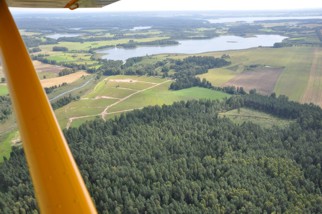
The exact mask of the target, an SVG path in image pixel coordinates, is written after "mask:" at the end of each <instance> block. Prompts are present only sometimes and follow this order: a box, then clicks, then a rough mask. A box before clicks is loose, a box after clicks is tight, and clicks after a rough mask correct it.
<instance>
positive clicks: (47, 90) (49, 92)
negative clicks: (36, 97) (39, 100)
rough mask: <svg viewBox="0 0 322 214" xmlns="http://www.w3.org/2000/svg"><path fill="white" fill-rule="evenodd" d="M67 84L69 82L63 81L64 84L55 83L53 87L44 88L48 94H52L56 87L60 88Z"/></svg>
mask: <svg viewBox="0 0 322 214" xmlns="http://www.w3.org/2000/svg"><path fill="white" fill-rule="evenodd" d="M65 85H67V83H65V82H64V83H62V84H59V85H54V86H51V87H45V88H44V90H45V92H46V94H51V93H52V92H53V91H54V90H55V89H57V88H59V87H62V86H65Z"/></svg>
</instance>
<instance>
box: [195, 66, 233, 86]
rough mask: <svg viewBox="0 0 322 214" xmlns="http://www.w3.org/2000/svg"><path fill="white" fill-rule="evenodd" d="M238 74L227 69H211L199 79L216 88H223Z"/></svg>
mask: <svg viewBox="0 0 322 214" xmlns="http://www.w3.org/2000/svg"><path fill="white" fill-rule="evenodd" d="M237 74H238V73H237V72H234V71H232V70H229V69H227V68H217V69H211V70H209V71H208V73H206V74H201V75H198V77H199V78H201V79H203V78H205V79H207V80H208V81H209V82H211V84H212V85H214V86H221V85H222V84H224V83H226V82H228V81H229V80H231V79H232V78H234V77H235V76H236V75H237Z"/></svg>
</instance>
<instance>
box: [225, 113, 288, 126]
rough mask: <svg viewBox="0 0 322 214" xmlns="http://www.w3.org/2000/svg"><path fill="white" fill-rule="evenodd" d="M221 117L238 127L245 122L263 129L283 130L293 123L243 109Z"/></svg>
mask: <svg viewBox="0 0 322 214" xmlns="http://www.w3.org/2000/svg"><path fill="white" fill-rule="evenodd" d="M220 116H221V117H227V118H229V119H231V120H232V121H233V122H234V123H235V124H238V125H241V124H243V123H244V122H252V123H255V124H258V125H260V126H261V127H262V128H272V127H273V126H278V127H280V128H283V127H286V126H288V125H290V123H291V122H292V121H291V120H284V119H280V118H277V117H274V116H272V115H269V114H266V113H263V112H259V111H255V110H251V109H247V108H241V109H240V110H238V109H235V110H232V111H228V112H225V113H221V114H220Z"/></svg>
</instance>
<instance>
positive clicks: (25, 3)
mask: <svg viewBox="0 0 322 214" xmlns="http://www.w3.org/2000/svg"><path fill="white" fill-rule="evenodd" d="M116 1H117V0H50V1H49V0H48V1H47V0H33V1H32V0H7V2H8V4H7V2H6V0H0V57H1V61H2V66H3V70H4V73H5V75H6V78H7V83H8V86H9V91H10V96H11V99H12V102H13V106H14V109H15V112H16V116H17V121H18V126H19V130H20V134H21V137H22V141H23V147H24V151H25V154H26V158H27V162H28V166H29V171H30V174H31V178H32V181H33V184H34V189H35V193H36V198H37V201H38V205H39V208H40V211H41V213H96V209H95V206H94V204H93V202H92V200H91V197H90V195H89V193H88V191H87V189H86V186H85V183H84V181H83V179H82V176H81V174H80V172H79V170H78V167H77V165H76V163H75V161H74V158H73V156H72V153H71V152H70V150H69V147H68V144H67V142H66V140H65V138H64V136H63V134H62V132H61V130H60V128H59V125H58V123H57V120H56V118H55V115H54V112H53V110H52V108H51V106H50V103H49V101H48V98H47V96H46V94H45V92H44V90H43V88H42V86H41V84H40V81H39V79H38V76H37V73H36V71H35V69H34V66H33V64H32V62H31V59H30V56H29V54H28V51H27V49H26V47H25V45H24V42H23V40H22V38H21V36H20V34H19V31H18V29H17V26H16V24H15V22H14V20H13V18H12V16H11V13H10V11H9V8H8V5H9V6H12V7H32V8H34V7H40V8H43V7H45V8H49V7H50V8H64V7H67V8H70V9H76V8H78V7H101V6H105V5H107V4H111V3H113V2H116Z"/></svg>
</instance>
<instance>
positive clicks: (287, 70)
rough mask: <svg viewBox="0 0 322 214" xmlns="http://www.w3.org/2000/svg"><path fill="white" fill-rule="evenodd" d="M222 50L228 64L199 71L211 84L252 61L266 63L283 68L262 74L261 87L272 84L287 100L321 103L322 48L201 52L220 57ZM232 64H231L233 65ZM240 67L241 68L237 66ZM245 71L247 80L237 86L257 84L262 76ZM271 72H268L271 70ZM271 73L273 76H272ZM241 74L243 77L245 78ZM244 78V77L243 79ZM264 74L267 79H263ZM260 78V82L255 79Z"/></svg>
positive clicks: (226, 78)
mask: <svg viewBox="0 0 322 214" xmlns="http://www.w3.org/2000/svg"><path fill="white" fill-rule="evenodd" d="M222 54H229V56H230V57H231V62H232V65H230V66H229V67H227V68H224V69H222V68H221V69H214V70H210V71H209V73H207V74H203V75H200V77H201V78H206V79H207V80H209V81H210V82H211V83H212V84H214V85H221V86H222V85H225V84H226V83H227V82H229V81H231V80H232V79H233V78H235V77H236V76H238V75H240V73H243V72H244V71H245V70H247V69H246V68H247V67H249V66H252V65H261V66H263V67H265V66H270V67H273V68H284V70H283V72H281V74H280V75H279V76H278V77H277V75H278V74H277V73H275V74H273V76H272V77H271V76H270V75H267V76H265V75H264V76H263V77H262V78H265V79H264V81H266V80H269V81H270V83H265V84H267V86H265V87H264V88H270V90H268V91H271V89H272V88H273V89H274V90H273V91H274V92H276V93H277V94H278V95H280V94H283V95H287V96H288V97H289V98H290V99H291V100H295V101H301V102H314V103H316V104H319V105H320V106H321V105H322V104H321V102H322V97H321V96H320V94H321V93H320V92H321V88H322V81H321V75H322V74H321V71H322V63H321V60H320V58H321V54H322V48H316V47H304V46H302V47H289V48H253V49H247V50H239V51H225V52H214V53H205V54H201V55H212V56H215V57H220V56H221V55H222ZM234 66H235V67H234ZM241 68H244V69H241ZM252 74H253V75H254V76H255V77H253V75H251V74H246V77H247V79H248V78H251V79H254V78H255V79H254V81H247V82H245V84H244V83H243V84H242V85H240V86H243V87H245V88H246V87H247V88H256V87H261V83H263V80H259V77H256V75H258V74H260V75H263V74H262V73H256V72H253V73H252ZM271 74H272V73H271ZM274 75H275V76H274ZM246 77H245V78H246ZM245 78H244V79H245ZM267 78H268V79H267ZM258 81H260V83H258Z"/></svg>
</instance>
